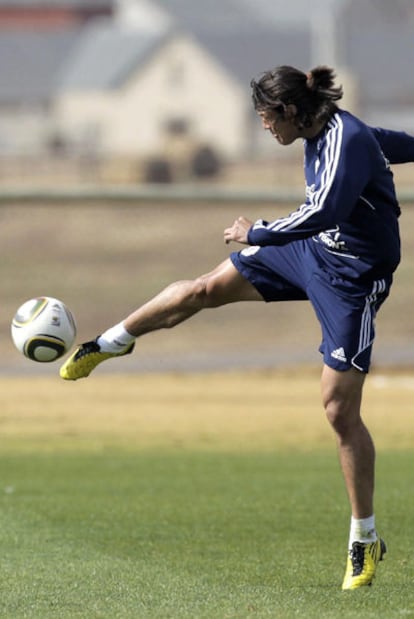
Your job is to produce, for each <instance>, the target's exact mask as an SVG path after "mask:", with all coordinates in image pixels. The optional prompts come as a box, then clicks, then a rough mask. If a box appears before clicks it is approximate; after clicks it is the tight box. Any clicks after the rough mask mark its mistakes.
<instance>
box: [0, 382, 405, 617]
mask: <svg viewBox="0 0 414 619" xmlns="http://www.w3.org/2000/svg"><path fill="white" fill-rule="evenodd" d="M241 386H243V391H241ZM0 388H1V390H2V393H3V394H4V395H3V404H2V410H1V412H0V427H1V429H2V432H1V438H0V447H1V449H0V454H1V455H0V471H1V485H0V500H1V510H0V518H1V527H0V530H1V548H2V552H1V555H0V565H1V575H2V581H1V582H2V584H1V596H0V617H2V618H10V619H18V618H20V617H21V618H23V617H24V618H31V617H33V618H39V619H47V618H49V617H59V619H69V618H72V617H73V618H75V617H79V618H82V619H89V618H91V619H92V618H105V619H115V618H119V619H129V618H131V619H132V618H142V619H167V618H171V619H204V618H205V619H207V618H208V619H224V618H239V619H247V618H249V619H250V618H252V619H253V618H264V617H272V618H279V617H280V618H290V617H292V618H293V617H304V618H305V617H306V618H313V617H315V618H316V617H318V618H322V617H323V618H326V619H334V618H336V617H338V618H348V617H355V618H357V617H358V618H360V617H372V618H374V617H375V618H377V617H381V618H382V617H384V618H387V619H388V618H394V617H395V618H397V617H398V618H399V617H412V616H414V590H413V587H412V583H413V578H414V560H413V556H412V551H411V546H412V523H413V521H414V497H413V493H412V488H413V484H414V455H413V452H412V449H411V448H412V440H413V439H412V437H413V430H414V419H413V418H412V415H411V402H412V392H413V388H414V382H413V381H412V379H411V378H410V376H409V375H408V374H407V375H400V374H393V373H389V374H386V375H376V374H375V373H374V374H373V375H372V377H370V379H369V381H368V383H367V387H366V401H365V417H366V419H367V422H368V424H369V426H370V427H371V429H372V431H373V433H374V436H375V439H376V441H377V445H378V480H377V508H376V511H377V520H378V524H379V527H380V530H381V534H382V535H383V536H384V537H385V539H386V541H387V543H388V546H389V553H388V555H387V558H386V561H384V563H383V564H381V565H380V567H379V570H378V576H377V579H376V581H375V583H374V585H373V587H372V588H370V589H367V590H362V591H356V592H342V591H341V590H340V585H341V580H342V576H343V570H344V566H345V552H346V544H347V535H348V520H349V513H348V506H347V501H346V497H345V492H344V489H343V485H342V479H341V476H340V472H339V466H338V463H337V457H336V452H335V447H334V443H333V439H332V437H331V434H330V429H329V428H328V427H327V424H326V422H325V420H324V418H323V414H322V413H321V411H320V404H319V393H318V375H317V373H314V372H307V373H304V372H300V371H299V370H297V371H296V372H250V373H249V372H245V373H238V372H229V373H213V374H193V375H191V374H176V375H170V374H168V375H167V374H166V375H161V374H160V375H147V376H145V375H141V376H140V375H135V376H113V377H112V376H111V375H99V374H96V376H94V377H91V378H90V379H88V380H87V381H84V382H80V383H75V384H72V383H71V384H66V383H63V381H59V380H58V379H55V378H51V377H44V378H41V377H33V378H27V379H22V378H2V379H0Z"/></svg>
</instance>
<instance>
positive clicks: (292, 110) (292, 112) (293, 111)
mask: <svg viewBox="0 0 414 619" xmlns="http://www.w3.org/2000/svg"><path fill="white" fill-rule="evenodd" d="M297 113H298V108H297V107H296V105H295V104H294V103H288V105H287V106H286V108H285V118H287V119H289V120H291V119H292V118H295V116H297Z"/></svg>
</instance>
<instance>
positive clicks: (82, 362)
mask: <svg viewBox="0 0 414 619" xmlns="http://www.w3.org/2000/svg"><path fill="white" fill-rule="evenodd" d="M134 346H135V342H133V343H132V344H130V345H129V346H128V348H127V349H126V350H124V351H123V352H120V353H114V352H101V349H100V346H99V344H98V343H97V341H96V340H92V341H91V342H85V343H84V344H81V345H80V346H79V347H78V348H77V349H76V350H75V352H74V353H73V354H72V355H71V356H70V357H69V359H68V360H67V361H66V362H65V363H64V364H63V365H62V367H61V368H60V372H59V373H60V377H61V378H63V379H64V380H78V378H86V376H89V374H90V373H91V372H92V370H94V369H95V368H96V366H97V365H99V364H100V363H102V361H106V360H107V359H112V358H113V357H122V356H123V355H128V354H130V353H131V352H132V351H133V349H134Z"/></svg>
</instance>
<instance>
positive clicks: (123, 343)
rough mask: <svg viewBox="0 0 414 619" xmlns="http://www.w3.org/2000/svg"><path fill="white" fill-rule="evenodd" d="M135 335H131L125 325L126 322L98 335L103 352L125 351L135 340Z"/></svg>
mask: <svg viewBox="0 0 414 619" xmlns="http://www.w3.org/2000/svg"><path fill="white" fill-rule="evenodd" d="M135 339H136V338H135V335H131V334H130V333H128V331H127V330H126V329H125V327H124V323H123V322H120V323H119V324H117V325H115V326H114V327H111V328H110V329H108V330H107V331H105V332H104V333H102V335H100V336H99V337H98V344H99V346H100V347H101V350H102V352H115V353H119V352H123V351H124V350H125V349H126V348H127V347H128V346H129V345H130V344H132V342H134V341H135Z"/></svg>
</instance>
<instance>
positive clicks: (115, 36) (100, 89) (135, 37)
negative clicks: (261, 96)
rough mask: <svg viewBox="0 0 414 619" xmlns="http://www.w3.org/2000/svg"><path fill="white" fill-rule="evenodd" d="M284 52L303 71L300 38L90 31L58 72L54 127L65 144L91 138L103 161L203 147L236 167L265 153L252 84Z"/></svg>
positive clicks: (263, 32) (103, 25) (108, 26)
mask: <svg viewBox="0 0 414 619" xmlns="http://www.w3.org/2000/svg"><path fill="white" fill-rule="evenodd" d="M286 49H291V52H290V53H289V54H288V56H286V57H289V58H291V60H292V62H295V63H299V64H303V62H304V61H305V60H306V57H307V55H308V53H309V52H308V40H307V38H306V36H304V35H301V36H298V35H297V34H295V33H288V32H282V33H279V35H278V36H275V32H274V31H273V30H268V29H266V28H264V27H260V28H259V27H258V26H257V25H256V27H251V28H250V29H247V28H246V30H245V31H244V32H240V30H236V31H235V32H229V33H227V34H226V36H219V35H218V34H217V32H216V31H211V32H210V31H206V32H203V33H194V31H193V32H191V31H189V30H188V29H181V28H178V27H177V26H176V25H175V24H172V25H171V26H169V27H168V28H167V29H162V30H160V31H158V32H157V31H153V32H148V31H140V30H139V29H138V28H134V29H127V28H124V27H122V26H117V25H114V24H112V23H108V22H100V23H95V24H92V25H91V26H90V28H88V29H86V30H85V32H84V34H83V37H82V39H81V40H80V42H79V45H78V46H77V48H76V51H75V53H74V54H73V55H72V56H71V57H70V58H69V60H68V62H67V64H66V65H65V66H64V71H63V72H62V79H61V82H60V84H59V91H58V93H57V95H56V98H55V101H54V115H55V119H56V120H57V122H58V124H59V126H60V127H62V131H64V132H66V134H67V135H68V136H71V137H72V139H77V140H80V142H85V139H87V138H86V137H85V136H89V139H93V140H95V142H96V147H97V148H99V149H100V150H101V151H102V152H104V153H106V154H110V155H122V154H124V155H130V156H145V157H148V156H152V155H155V154H156V153H162V154H166V155H168V154H169V152H170V151H172V150H174V152H175V155H177V150H179V149H181V150H186V149H187V150H189V149H191V150H193V151H195V150H196V149H198V148H202V147H205V146H209V147H210V148H212V149H215V150H216V151H217V153H218V154H219V155H220V156H222V157H224V158H226V159H238V158H244V157H246V156H250V155H252V154H253V152H254V151H257V150H260V148H261V147H263V145H265V144H266V141H265V140H263V144H262V145H261V144H260V143H259V136H260V137H261V136H262V133H263V132H262V131H261V130H260V127H259V125H260V123H259V122H258V119H257V117H256V115H255V114H254V111H253V109H252V104H251V97H250V86H249V84H250V80H251V78H252V77H253V76H256V75H257V74H258V73H259V72H261V71H263V70H264V69H266V68H270V64H269V63H270V59H272V58H274V57H282V56H284V55H285V54H286ZM246 50H249V52H248V53H246ZM267 143H268V144H269V145H270V140H267Z"/></svg>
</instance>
